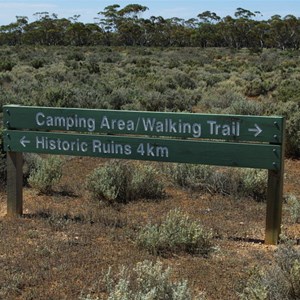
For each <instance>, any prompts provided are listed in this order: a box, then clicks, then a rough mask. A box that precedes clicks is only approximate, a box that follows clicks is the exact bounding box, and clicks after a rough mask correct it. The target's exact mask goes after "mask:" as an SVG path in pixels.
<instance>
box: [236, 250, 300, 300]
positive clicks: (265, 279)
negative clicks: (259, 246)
mask: <svg viewBox="0 0 300 300" xmlns="http://www.w3.org/2000/svg"><path fill="white" fill-rule="evenodd" d="M275 260H276V264H275V265H274V266H272V267H270V268H268V269H265V270H255V271H254V272H253V274H252V276H250V278H249V280H248V282H247V284H246V287H245V288H244V290H243V292H242V294H240V299H242V300H256V299H259V300H269V299H272V300H297V299H300V252H299V250H296V249H295V248H293V246H292V245H286V246H280V247H279V248H278V251H277V253H276V255H275Z"/></svg>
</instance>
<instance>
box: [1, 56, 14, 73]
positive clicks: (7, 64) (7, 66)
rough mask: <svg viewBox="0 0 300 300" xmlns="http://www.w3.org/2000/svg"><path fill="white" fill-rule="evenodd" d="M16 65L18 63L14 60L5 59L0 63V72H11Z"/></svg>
mask: <svg viewBox="0 0 300 300" xmlns="http://www.w3.org/2000/svg"><path fill="white" fill-rule="evenodd" d="M15 65H16V63H15V62H13V61H12V60H9V59H4V60H2V61H0V72H3V71H11V70H12V69H13V67H14V66H15Z"/></svg>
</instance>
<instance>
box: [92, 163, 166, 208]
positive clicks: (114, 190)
mask: <svg viewBox="0 0 300 300" xmlns="http://www.w3.org/2000/svg"><path fill="white" fill-rule="evenodd" d="M86 187H87V189H88V191H89V192H90V193H91V195H92V197H93V198H96V199H99V200H103V201H106V202H108V203H114V202H119V203H127V202H129V201H131V200H135V199H138V198H148V199H155V198H161V197H163V196H164V186H163V184H162V182H161V180H159V174H158V172H157V171H156V170H155V169H154V168H153V167H152V166H150V165H143V164H139V165H135V164H134V163H132V162H127V161H119V160H113V161H110V162H108V163H106V164H105V165H104V166H102V167H100V168H97V169H95V170H94V171H93V172H92V173H91V174H90V175H88V177H87V179H86Z"/></svg>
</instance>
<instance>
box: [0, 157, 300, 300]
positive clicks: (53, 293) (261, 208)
mask: <svg viewBox="0 0 300 300" xmlns="http://www.w3.org/2000/svg"><path fill="white" fill-rule="evenodd" d="M103 161H104V160H101V159H93V158H70V159H68V160H67V162H66V165H65V167H64V176H63V180H62V182H61V184H60V186H59V187H58V188H57V193H54V194H53V195H51V196H46V195H38V194H37V193H36V192H35V191H34V190H33V189H30V188H24V216H23V217H21V218H18V219H15V220H14V219H9V218H7V217H6V194H5V192H3V191H2V192H1V193H0V233H1V234H0V267H1V270H2V271H1V272H0V299H47V300H48V299H78V298H79V297H80V295H81V294H83V295H86V294H88V293H91V294H92V295H98V296H101V295H103V293H104V284H103V282H102V281H101V279H102V277H103V274H104V273H105V272H106V271H107V269H108V267H109V266H111V267H112V270H113V271H116V270H118V267H119V266H120V265H126V266H128V267H131V266H133V265H134V264H136V263H137V262H139V261H143V260H145V259H149V260H152V261H156V260H158V259H159V260H160V261H162V262H163V264H164V265H165V266H171V267H172V269H173V272H174V273H173V275H174V279H187V280H188V281H189V284H190V286H191V288H192V289H193V290H195V291H197V290H204V291H206V293H207V298H208V299H238V292H240V291H241V290H242V289H243V286H244V285H245V282H246V280H247V278H248V276H249V272H250V271H251V270H252V268H253V267H255V266H259V267H262V266H266V265H269V264H272V263H273V261H274V257H273V254H274V251H275V250H276V248H277V246H270V245H265V244H264V242H263V241H264V226H265V212H266V204H265V203H259V202H255V201H254V200H253V199H240V198H239V199H234V198H231V197H229V196H226V197H225V196H220V195H209V194H196V193H191V192H189V191H185V190H182V189H180V188H177V187H174V186H171V185H169V186H168V188H167V197H166V198H165V199H163V200H160V201H155V202H154V201H150V200H148V201H147V200H139V201H135V202H131V203H129V204H126V205H119V206H116V207H108V206H103V205H100V204H99V203H97V202H96V201H94V200H92V199H90V197H89V195H88V194H87V192H86V191H85V189H84V181H85V177H86V175H87V174H88V173H89V172H90V171H91V170H92V169H94V168H95V167H96V166H98V165H99V164H101V163H103ZM285 170H286V177H285V185H284V194H285V195H288V194H294V195H296V196H297V197H299V196H300V185H299V176H300V161H296V160H286V162H285ZM286 206H287V204H286V203H284V207H283V217H282V231H283V233H284V234H285V235H286V236H287V237H289V238H290V239H293V240H294V241H298V243H299V241H300V224H294V223H293V222H292V221H291V218H290V216H289V212H288V210H287V209H286ZM173 208H180V209H181V210H182V211H184V212H186V213H188V214H189V215H190V216H191V218H193V219H195V220H199V221H200V222H201V223H202V224H203V226H205V227H207V228H211V229H212V230H213V232H214V239H213V240H214V244H215V246H216V251H215V252H214V253H212V254H211V255H210V256H209V257H206V258H205V257H202V256H197V255H190V254H186V253H180V254H174V255H169V256H167V257H158V256H154V255H151V254H149V253H148V252H147V251H146V250H143V249H139V248H138V247H137V246H136V244H135V242H134V236H135V234H136V232H137V230H138V229H139V228H140V226H143V225H145V224H147V223H149V222H151V223H155V222H160V221H161V220H162V218H163V217H164V216H165V215H166V214H167V213H168V211H169V210H171V209H173Z"/></svg>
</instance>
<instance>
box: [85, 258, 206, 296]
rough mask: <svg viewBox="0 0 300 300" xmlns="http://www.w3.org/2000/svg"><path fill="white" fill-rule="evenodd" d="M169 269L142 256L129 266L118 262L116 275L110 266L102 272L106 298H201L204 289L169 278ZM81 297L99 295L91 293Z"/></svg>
mask: <svg viewBox="0 0 300 300" xmlns="http://www.w3.org/2000/svg"><path fill="white" fill-rule="evenodd" d="M171 275H172V270H171V268H170V267H168V268H165V269H164V268H163V265H162V263H161V262H159V261H158V262H156V263H153V262H151V261H148V260H145V261H143V262H139V263H137V264H136V266H135V267H134V268H133V269H130V268H128V267H125V266H122V267H121V268H120V272H119V273H118V275H117V276H112V274H111V269H109V270H108V272H107V274H106V275H105V276H104V280H105V283H106V290H107V293H108V299H110V300H146V299H149V300H150V299H151V300H162V299H164V300H204V299H205V298H206V297H205V295H204V293H200V294H198V295H195V296H194V295H193V293H192V291H191V290H190V288H189V287H188V282H187V281H186V280H184V281H180V282H172V276H171ZM80 299H81V300H87V299H94V300H96V299H99V298H98V297H97V298H92V297H91V295H88V296H87V297H81V298H80Z"/></svg>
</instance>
